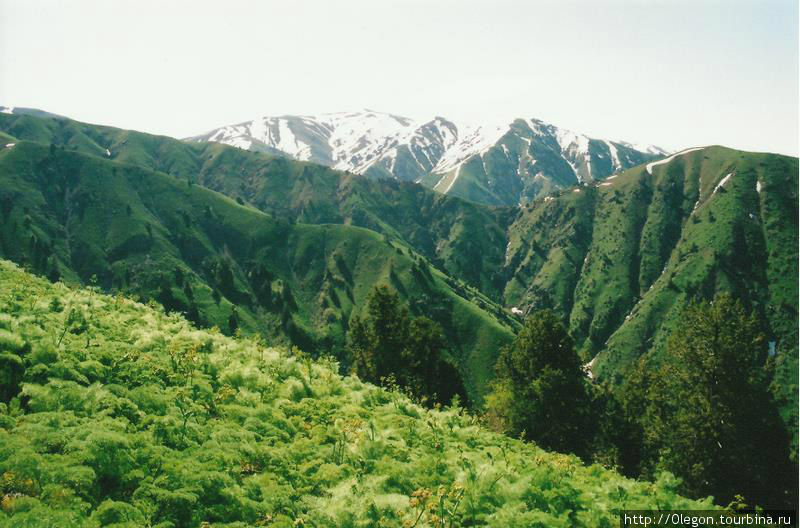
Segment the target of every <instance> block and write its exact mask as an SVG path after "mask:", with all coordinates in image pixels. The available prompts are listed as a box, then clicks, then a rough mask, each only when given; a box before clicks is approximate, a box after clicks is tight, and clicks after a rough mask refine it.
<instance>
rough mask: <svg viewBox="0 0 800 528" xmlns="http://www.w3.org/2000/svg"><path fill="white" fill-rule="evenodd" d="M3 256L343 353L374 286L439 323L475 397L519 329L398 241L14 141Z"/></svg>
mask: <svg viewBox="0 0 800 528" xmlns="http://www.w3.org/2000/svg"><path fill="white" fill-rule="evenodd" d="M0 182H1V183H0V204H2V208H0V214H2V219H3V223H2V228H0V254H2V255H3V256H5V257H6V258H10V259H12V260H14V261H16V262H20V263H25V264H27V265H28V266H30V267H31V269H32V270H34V271H36V272H38V273H40V274H43V275H46V276H48V277H50V278H51V279H57V278H59V277H61V278H64V279H65V280H69V281H80V282H82V283H85V284H90V283H93V282H94V283H96V284H97V285H99V286H101V287H102V288H103V289H105V290H108V291H125V292H131V293H136V294H139V295H141V296H142V297H144V298H153V299H156V300H158V301H159V302H161V303H163V304H164V305H165V306H166V307H167V309H169V310H173V311H178V312H183V313H186V314H187V316H188V317H189V318H191V319H192V320H194V321H196V322H198V323H200V324H202V325H205V326H213V325H216V326H218V327H219V328H221V329H223V331H225V332H226V333H233V332H234V331H236V330H237V329H239V328H241V329H242V330H245V331H247V332H255V331H257V332H259V333H261V334H263V335H265V336H267V337H270V338H277V337H280V336H288V338H289V339H291V341H292V342H293V343H295V344H297V345H299V346H300V347H301V348H303V349H304V350H306V351H309V352H312V351H313V352H316V353H333V354H334V355H336V356H337V357H340V358H343V359H344V358H345V356H344V354H343V353H342V347H343V345H344V340H345V333H346V330H347V327H348V322H349V319H350V317H351V316H352V315H353V314H356V313H358V312H359V310H361V309H362V308H363V300H364V299H365V298H366V296H367V295H368V293H369V292H370V290H371V289H372V288H373V287H374V286H375V285H376V284H390V285H391V286H392V287H394V288H395V289H396V290H397V291H398V292H399V293H400V295H401V297H402V298H403V299H405V300H406V301H407V302H409V303H410V304H411V307H412V311H415V313H421V314H426V315H429V316H431V317H433V318H434V319H436V320H437V321H439V322H440V323H441V324H442V326H443V327H444V329H445V332H446V334H447V336H448V338H449V342H450V343H451V344H452V350H451V352H452V354H453V355H454V356H455V357H456V359H457V360H458V361H459V363H460V365H461V367H462V373H463V375H464V376H465V381H466V385H467V389H468V391H469V394H470V396H471V397H472V398H474V399H480V396H481V394H482V393H483V391H484V390H485V385H486V381H487V379H488V377H489V376H490V375H491V365H492V364H493V361H494V357H495V354H496V351H497V348H498V347H499V346H501V345H502V344H503V343H505V342H507V341H508V340H510V338H511V336H512V331H513V328H514V327H515V325H516V322H515V321H514V320H513V319H512V318H511V317H510V316H509V315H508V314H506V313H505V311H504V310H503V309H502V308H500V307H499V306H497V305H496V304H494V303H493V302H492V301H491V300H490V299H489V298H487V297H486V296H484V295H483V294H481V293H479V292H478V291H477V290H475V289H474V288H470V287H467V286H465V285H464V284H462V283H459V281H457V280H455V279H452V278H450V277H448V276H446V275H444V274H443V273H441V272H440V271H438V270H436V269H435V268H434V267H432V266H431V265H430V264H429V262H428V261H427V260H426V259H425V258H424V257H422V256H420V255H419V254H417V253H415V252H414V251H413V250H412V249H411V248H409V247H408V246H407V245H405V244H404V243H403V242H402V241H397V240H396V241H395V242H392V241H390V240H389V239H388V238H387V237H386V236H385V235H379V234H377V233H375V232H373V231H370V230H367V229H363V228H357V227H354V226H346V225H331V224H327V225H308V224H300V223H293V222H289V221H286V220H284V219H276V218H274V217H273V216H270V215H267V214H265V213H263V212H261V211H259V210H257V209H256V208H254V207H252V206H251V205H248V204H245V203H244V202H241V204H240V203H237V202H236V201H234V200H232V199H230V198H227V197H225V196H223V195H221V194H219V193H216V192H214V191H211V190H208V189H206V188H204V187H202V186H199V185H195V184H193V183H191V182H187V181H186V180H183V179H176V178H174V177H172V176H169V175H167V174H164V173H161V172H154V171H151V170H149V169H146V168H142V167H139V166H134V165H129V164H123V163H120V162H116V161H110V160H107V159H104V158H102V157H96V156H88V155H84V154H80V153H76V152H71V151H68V150H63V149H61V148H48V147H46V146H44V145H41V144H37V143H30V142H20V143H18V144H16V145H15V146H14V147H12V148H6V149H3V150H2V151H0Z"/></svg>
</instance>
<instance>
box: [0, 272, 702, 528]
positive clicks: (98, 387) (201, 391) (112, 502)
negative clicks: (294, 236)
mask: <svg viewBox="0 0 800 528" xmlns="http://www.w3.org/2000/svg"><path fill="white" fill-rule="evenodd" d="M0 328H2V330H0V348H1V349H2V353H1V354H0V358H2V363H0V364H1V365H2V367H1V368H2V372H3V375H6V376H9V377H8V379H7V381H6V382H5V383H4V385H3V386H4V388H5V389H7V390H9V391H10V392H9V394H7V395H6V396H7V397H5V399H4V401H3V402H2V403H0V493H2V498H1V500H0V524H3V525H4V526H9V527H18V526H26V527H35V526H54V525H60V526H75V527H82V526H86V527H95V526H110V525H113V526H117V527H123V526H131V527H132V526H159V527H163V528H166V527H168V526H173V527H176V528H180V527H188V526H201V525H203V523H208V525H209V526H215V527H222V526H228V527H234V526H236V527H243V526H275V527H290V526H318V527H322V526H337V527H349V526H386V527H401V526H403V527H407V526H418V527H423V526H424V527H433V526H436V527H442V526H467V525H469V526H497V527H501V526H502V527H509V526H520V527H522V526H535V525H542V526H611V525H614V524H616V522H617V514H618V512H619V510H621V509H707V508H709V507H711V503H710V501H703V502H695V501H689V500H686V499H684V498H682V497H680V496H678V495H677V494H676V493H675V488H676V484H677V483H676V481H675V479H674V478H673V477H671V476H669V475H668V474H663V475H662V476H661V477H659V479H658V481H657V482H655V483H647V482H636V481H633V480H629V479H625V478H623V477H621V476H620V475H618V474H616V473H614V472H612V471H609V470H606V469H603V468H602V467H600V466H597V465H593V466H588V467H587V466H584V465H582V464H581V463H580V462H579V460H578V459H576V458H574V457H570V456H565V455H560V454H555V453H547V452H544V451H542V450H540V449H538V448H537V447H535V446H533V445H530V444H526V443H523V442H521V441H518V440H514V439H510V438H507V437H504V436H501V435H497V434H494V433H491V432H489V431H487V430H486V429H485V428H483V426H482V425H481V423H480V421H479V420H476V418H474V417H473V416H471V415H469V414H467V413H465V412H464V410H463V409H461V408H459V407H457V406H455V407H452V408H447V409H440V410H433V411H430V410H426V409H424V408H422V407H420V406H418V405H416V404H415V403H414V402H412V401H409V400H408V399H407V398H406V397H405V396H403V395H402V394H399V393H396V392H392V391H387V390H385V389H380V388H377V387H374V386H370V385H368V384H364V383H362V382H360V381H359V380H358V379H356V378H354V377H341V376H339V374H338V373H337V366H336V364H335V363H334V362H331V361H329V360H325V361H319V362H317V361H310V362H309V361H307V360H306V359H303V358H302V357H299V356H298V355H296V354H294V353H292V352H291V351H289V350H286V349H285V348H281V347H269V346H265V345H264V344H263V342H261V341H260V340H257V339H250V338H230V337H226V336H224V335H222V334H220V333H219V332H216V331H208V330H198V329H196V328H195V327H193V326H192V325H191V324H190V323H189V322H187V321H186V320H184V319H183V318H181V317H180V316H178V315H175V314H171V315H167V314H165V313H164V311H163V309H161V308H160V307H159V306H157V305H152V306H146V305H143V304H140V303H138V302H134V301H132V300H130V299H128V298H126V297H124V296H122V295H117V296H113V297H112V296H108V295H103V294H100V293H98V292H97V291H95V290H91V289H80V288H74V287H69V286H66V285H65V284H63V283H56V284H52V283H49V282H47V281H45V280H43V279H40V278H36V277H34V276H32V275H30V274H28V273H25V272H24V271H22V270H21V269H20V268H18V267H17V266H15V265H13V264H11V263H10V262H7V261H0ZM415 522H416V524H414V523H415Z"/></svg>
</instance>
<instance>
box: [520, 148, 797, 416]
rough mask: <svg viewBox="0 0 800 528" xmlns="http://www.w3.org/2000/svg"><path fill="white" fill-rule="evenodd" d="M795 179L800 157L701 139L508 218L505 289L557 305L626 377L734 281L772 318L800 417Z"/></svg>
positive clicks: (602, 373) (599, 372)
mask: <svg viewBox="0 0 800 528" xmlns="http://www.w3.org/2000/svg"><path fill="white" fill-rule="evenodd" d="M797 188H798V160H797V158H790V157H786V156H779V155H774V154H755V153H747V152H740V151H735V150H730V149H726V148H723V147H706V148H701V149H695V150H690V151H686V152H685V153H682V154H678V155H676V156H674V157H672V158H670V160H668V161H665V162H657V163H651V164H648V165H645V166H640V167H637V168H634V169H631V170H628V171H625V172H623V173H622V174H620V175H618V176H616V177H614V178H613V179H609V180H606V181H605V182H603V183H600V184H599V185H592V186H588V187H581V188H576V189H573V190H569V191H565V192H563V193H562V194H560V195H558V196H554V197H546V198H544V199H542V200H537V201H536V202H534V203H533V204H531V206H529V207H528V208H527V209H526V210H525V211H524V212H523V213H522V214H521V215H520V217H519V218H518V219H517V220H516V221H515V222H514V224H513V225H512V227H511V229H510V242H509V253H508V259H507V266H506V269H507V276H510V277H512V279H511V280H510V281H509V282H508V283H507V285H506V289H505V300H506V302H507V303H509V304H513V305H518V306H520V307H521V308H522V309H523V310H525V311H529V310H533V309H536V308H541V307H552V308H554V309H555V310H557V311H558V312H559V313H560V314H562V316H563V317H564V318H565V320H566V321H569V328H570V332H571V334H572V335H573V337H574V338H575V339H576V341H577V343H578V346H579V347H580V350H581V352H582V353H583V355H584V358H585V359H586V361H589V360H590V359H591V360H593V361H592V364H593V371H594V374H595V376H596V377H598V378H600V379H606V380H607V379H611V380H615V381H621V380H622V379H624V376H625V372H626V370H627V369H628V368H629V367H630V366H631V365H632V364H633V362H634V361H635V360H636V359H637V358H638V357H640V356H641V355H643V354H654V355H656V356H659V355H661V354H662V353H663V350H664V344H665V340H666V337H667V336H668V334H669V333H670V332H671V331H673V330H675V328H676V324H677V320H678V317H679V315H680V313H681V309H682V308H683V307H684V306H685V305H686V303H687V302H688V301H689V300H692V299H695V298H700V299H711V298H713V296H714V295H715V294H716V293H720V292H730V293H732V294H734V296H735V297H736V298H738V299H741V300H742V301H744V302H745V303H746V304H747V305H748V306H749V307H751V308H752V309H754V310H755V311H756V312H757V313H758V314H759V315H760V316H761V317H762V318H763V320H764V322H765V329H766V331H767V333H768V334H769V336H770V340H772V341H774V345H775V358H774V360H775V361H776V364H777V366H778V374H777V378H776V383H777V388H778V392H779V393H780V395H781V398H782V399H783V400H784V404H785V408H786V409H792V411H791V412H792V414H793V416H794V417H793V418H792V420H795V421H796V416H797V412H796V409H797V359H798V357H797V356H798V351H797V324H798V302H797V299H798V249H797V240H798V228H797V218H798V196H797ZM795 427H796V423H795Z"/></svg>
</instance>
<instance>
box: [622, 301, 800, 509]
mask: <svg viewBox="0 0 800 528" xmlns="http://www.w3.org/2000/svg"><path fill="white" fill-rule="evenodd" d="M760 328H761V325H760V324H759V321H758V320H757V319H756V318H755V317H754V316H752V315H748V314H747V313H746V312H745V310H744V309H743V308H742V306H741V304H739V303H738V302H734V301H733V300H731V298H730V297H728V296H721V297H718V298H717V299H715V300H714V302H713V303H711V304H709V303H697V304H692V305H690V307H689V308H688V309H687V310H686V312H685V314H684V316H683V318H682V319H681V325H680V331H679V332H675V333H674V334H673V335H672V336H671V337H670V339H669V340H668V344H667V349H666V351H667V361H666V362H664V363H663V364H662V365H661V366H653V365H647V364H646V363H645V362H642V365H640V369H639V372H638V376H634V377H632V379H630V380H629V381H628V386H627V390H626V396H627V398H628V406H629V412H631V414H633V415H635V417H636V418H637V421H638V422H639V423H640V425H641V428H642V433H643V434H642V436H643V444H644V449H643V452H644V456H643V460H642V466H643V473H644V474H645V475H647V474H649V475H654V474H656V473H657V472H658V471H660V470H664V469H666V470H669V471H671V472H673V473H675V474H677V475H680V476H681V477H682V478H683V479H684V482H685V485H684V487H683V489H684V490H685V491H686V492H687V493H688V494H690V495H693V496H698V495H708V494H710V495H713V496H714V497H716V499H717V501H718V502H720V503H723V504H724V503H727V502H729V501H732V500H734V499H735V498H736V496H737V495H740V496H742V497H743V498H744V500H746V501H748V502H750V503H751V504H759V505H762V506H773V505H774V506H779V505H782V504H786V505H789V504H795V503H796V501H797V488H796V483H797V482H796V479H797V471H798V469H797V463H796V462H794V463H792V462H790V460H789V447H790V439H789V435H788V434H787V432H786V430H785V428H784V426H783V424H782V423H781V420H780V417H779V416H778V414H777V411H776V406H775V404H774V403H773V402H772V395H771V394H770V391H769V381H770V378H771V370H772V369H773V368H774V363H773V359H774V358H768V357H767V356H768V346H767V342H766V340H765V337H764V334H763V333H762V332H761V330H760ZM651 361H652V360H651Z"/></svg>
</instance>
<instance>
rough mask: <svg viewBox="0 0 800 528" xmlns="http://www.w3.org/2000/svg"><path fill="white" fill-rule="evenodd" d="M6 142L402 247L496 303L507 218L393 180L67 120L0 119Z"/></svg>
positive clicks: (506, 214) (2, 116)
mask: <svg viewBox="0 0 800 528" xmlns="http://www.w3.org/2000/svg"><path fill="white" fill-rule="evenodd" d="M0 131H2V132H4V133H6V134H7V136H8V137H9V138H10V139H9V141H19V140H29V141H35V142H38V143H44V144H56V145H59V146H63V147H64V148H66V149H68V150H76V151H79V152H84V153H87V154H92V155H95V156H100V157H106V158H108V159H111V160H114V161H118V162H124V163H130V164H134V165H138V166H141V167H145V168H148V169H152V170H157V171H161V172H165V173H169V174H171V175H172V176H174V177H176V178H179V179H183V180H186V181H191V182H193V183H197V184H200V185H203V186H206V187H208V188H210V189H213V190H216V191H219V192H222V193H224V194H226V195H227V196H229V197H231V198H235V199H239V200H242V201H244V202H246V203H249V204H251V205H253V206H255V207H257V208H258V209H260V210H262V211H264V212H267V213H270V214H273V215H274V216H276V217H280V218H284V219H287V220H289V221H299V222H304V223H342V224H350V225H356V226H360V227H366V228H368V229H371V230H373V231H376V232H378V233H382V234H385V235H387V236H388V237H390V238H393V239H395V238H396V239H401V240H404V241H405V242H406V243H407V244H409V245H411V246H412V247H413V248H414V249H415V251H417V252H418V253H420V254H422V255H424V256H425V257H427V258H428V259H430V260H431V261H432V262H433V263H434V264H435V265H436V266H438V267H439V268H441V269H443V270H445V271H446V272H447V273H448V274H450V275H452V276H453V277H456V278H459V279H462V280H464V281H465V282H467V283H469V284H472V285H474V286H476V287H478V288H480V289H481V290H482V291H484V292H486V293H487V294H489V295H491V296H493V297H494V298H496V299H497V298H499V295H500V292H501V291H502V287H503V283H502V278H501V277H500V276H499V274H498V270H499V269H500V266H501V265H502V262H503V258H504V250H505V247H506V242H507V240H506V227H507V225H508V222H509V221H510V218H511V213H512V212H511V211H510V210H498V209H488V208H485V207H481V206H478V205H476V204H472V203H469V202H465V201H463V200H459V199H457V198H452V197H446V196H442V195H441V194H439V193H435V192H432V191H429V190H426V189H424V188H423V187H420V186H419V185H414V184H412V183H404V182H397V181H393V180H380V181H370V180H368V179H365V178H362V177H357V176H354V175H352V174H348V173H343V172H339V171H333V170H330V169H327V168H324V167H322V166H319V165H315V164H311V163H298V162H293V161H290V160H287V159H285V158H284V157H274V156H270V155H264V154H261V153H253V152H246V151H242V150H239V149H236V148H231V147H227V146H224V145H219V144H209V143H192V144H188V143H183V142H181V141H177V140H175V139H172V138H168V137H164V136H152V135H149V134H143V133H140V132H134V131H128V130H120V129H117V128H112V127H104V126H98V125H89V124H85V123H79V122H77V121H72V120H67V119H39V118H36V117H32V116H29V115H26V114H22V115H16V114H15V115H6V114H0Z"/></svg>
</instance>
